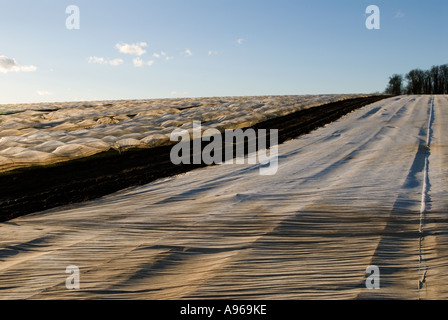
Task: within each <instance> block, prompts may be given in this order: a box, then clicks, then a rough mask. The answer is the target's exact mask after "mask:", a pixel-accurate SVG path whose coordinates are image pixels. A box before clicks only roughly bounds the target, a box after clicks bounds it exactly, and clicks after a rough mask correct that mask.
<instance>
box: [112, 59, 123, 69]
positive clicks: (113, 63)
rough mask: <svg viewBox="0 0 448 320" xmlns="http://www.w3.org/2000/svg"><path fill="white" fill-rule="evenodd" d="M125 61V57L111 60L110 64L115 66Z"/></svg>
mask: <svg viewBox="0 0 448 320" xmlns="http://www.w3.org/2000/svg"><path fill="white" fill-rule="evenodd" d="M123 62H124V61H123V59H113V60H109V64H110V65H111V66H114V67H116V66H119V65H120V64H123Z"/></svg>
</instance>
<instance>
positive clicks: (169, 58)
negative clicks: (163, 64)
mask: <svg viewBox="0 0 448 320" xmlns="http://www.w3.org/2000/svg"><path fill="white" fill-rule="evenodd" d="M173 59H174V57H166V58H165V60H166V61H170V60H173Z"/></svg>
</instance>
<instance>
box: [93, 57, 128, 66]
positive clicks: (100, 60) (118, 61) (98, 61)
mask: <svg viewBox="0 0 448 320" xmlns="http://www.w3.org/2000/svg"><path fill="white" fill-rule="evenodd" d="M88 62H89V63H96V64H109V65H111V66H114V67H116V66H119V65H120V64H123V62H124V61H123V59H119V58H118V59H113V60H106V59H104V58H103V57H89V59H88Z"/></svg>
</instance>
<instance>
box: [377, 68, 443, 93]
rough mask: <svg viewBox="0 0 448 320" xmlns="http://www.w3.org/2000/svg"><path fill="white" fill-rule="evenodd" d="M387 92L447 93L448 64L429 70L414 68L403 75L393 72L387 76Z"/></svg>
mask: <svg viewBox="0 0 448 320" xmlns="http://www.w3.org/2000/svg"><path fill="white" fill-rule="evenodd" d="M385 93H387V94H393V95H401V94H448V64H444V65H441V66H433V67H432V68H431V69H429V70H421V69H414V70H411V71H409V73H407V74H406V75H405V76H404V77H403V75H401V74H394V75H392V76H391V77H390V78H389V84H388V86H387V88H386V90H385Z"/></svg>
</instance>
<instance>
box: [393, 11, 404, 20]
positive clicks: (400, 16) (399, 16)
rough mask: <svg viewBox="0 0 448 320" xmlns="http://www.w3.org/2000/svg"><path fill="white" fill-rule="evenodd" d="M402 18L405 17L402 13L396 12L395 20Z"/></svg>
mask: <svg viewBox="0 0 448 320" xmlns="http://www.w3.org/2000/svg"><path fill="white" fill-rule="evenodd" d="M404 16H405V14H404V13H403V12H401V11H398V12H397V14H396V15H395V18H397V19H401V18H403V17H404Z"/></svg>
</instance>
